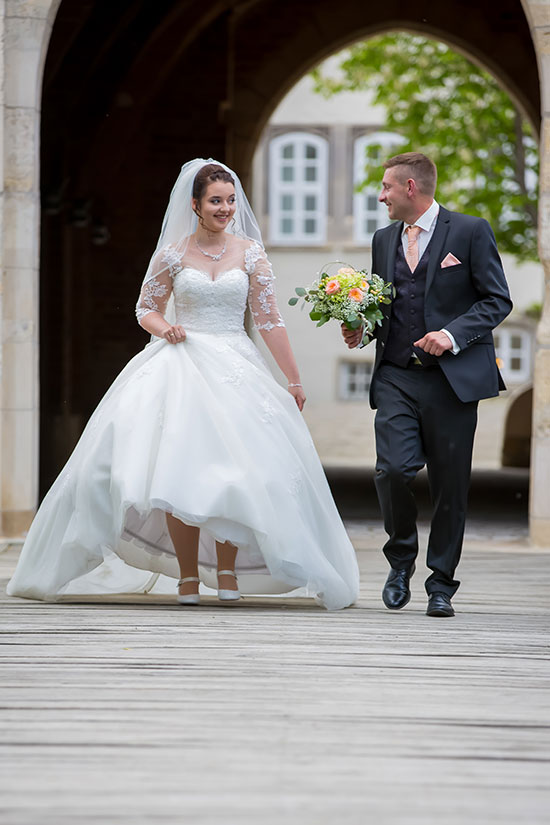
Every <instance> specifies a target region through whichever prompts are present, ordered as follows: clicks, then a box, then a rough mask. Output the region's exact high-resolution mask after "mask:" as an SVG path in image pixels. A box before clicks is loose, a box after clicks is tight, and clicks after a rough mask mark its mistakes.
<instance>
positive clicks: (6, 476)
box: [0, 0, 59, 535]
mask: <svg viewBox="0 0 550 825" xmlns="http://www.w3.org/2000/svg"><path fill="white" fill-rule="evenodd" d="M58 5H59V0H33V2H22V0H5V2H3V3H2V4H1V6H2V11H3V15H2V20H1V22H0V25H2V27H3V49H2V52H1V54H0V60H1V71H2V80H3V83H2V99H1V106H2V112H3V117H2V119H1V123H0V129H1V130H2V131H1V137H2V146H3V152H2V163H3V170H2V171H3V188H2V193H1V195H0V197H1V207H0V215H1V232H2V238H1V244H0V254H1V256H2V310H1V325H2V326H1V363H2V382H1V388H0V422H1V433H0V436H1V438H0V450H1V461H2V478H1V493H0V497H1V509H2V532H3V533H4V534H6V535H13V534H17V533H20V532H21V531H22V530H24V529H26V528H27V527H28V525H29V523H30V521H31V518H32V515H33V512H34V510H35V508H36V498H37V478H38V413H39V411H38V306H39V303H38V301H39V297H38V271H39V270H38V263H39V222H40V210H39V138H40V96H41V88H42V71H43V65H44V59H45V55H46V51H47V44H48V40H49V35H50V31H51V27H52V21H53V19H54V17H55V12H56V9H57V6H58Z"/></svg>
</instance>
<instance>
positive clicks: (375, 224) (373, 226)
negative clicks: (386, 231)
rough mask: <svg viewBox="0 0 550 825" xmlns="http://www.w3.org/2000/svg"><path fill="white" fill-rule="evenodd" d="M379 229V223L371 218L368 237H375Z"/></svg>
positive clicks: (368, 223)
mask: <svg viewBox="0 0 550 825" xmlns="http://www.w3.org/2000/svg"><path fill="white" fill-rule="evenodd" d="M377 229H378V221H377V220H376V219H375V218H369V219H368V221H367V235H373V234H374V233H375V232H376V230H377Z"/></svg>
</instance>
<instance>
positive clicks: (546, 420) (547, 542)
mask: <svg viewBox="0 0 550 825" xmlns="http://www.w3.org/2000/svg"><path fill="white" fill-rule="evenodd" d="M523 7H524V9H525V15H526V17H527V19H528V21H529V25H530V27H531V32H532V36H533V42H534V44H535V49H536V52H537V59H538V68H539V74H540V79H541V109H542V133H541V177H540V198H539V251H540V258H541V262H542V264H543V266H544V271H545V278H546V288H545V300H544V307H543V314H542V318H541V321H540V323H539V327H538V332H537V348H536V353H535V375H534V393H533V436H532V443H531V494H530V508H529V522H530V534H531V542H532V544H534V545H540V546H550V0H544V2H541V0H523Z"/></svg>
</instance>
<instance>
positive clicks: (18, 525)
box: [0, 510, 36, 538]
mask: <svg viewBox="0 0 550 825" xmlns="http://www.w3.org/2000/svg"><path fill="white" fill-rule="evenodd" d="M35 512H36V511H35V510H4V511H3V512H0V520H1V524H2V535H3V536H4V537H5V538H15V537H19V536H24V535H25V533H26V532H27V530H28V529H29V527H30V526H31V522H32V520H33V518H34V514H35Z"/></svg>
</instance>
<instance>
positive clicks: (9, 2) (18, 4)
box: [5, 0, 61, 20]
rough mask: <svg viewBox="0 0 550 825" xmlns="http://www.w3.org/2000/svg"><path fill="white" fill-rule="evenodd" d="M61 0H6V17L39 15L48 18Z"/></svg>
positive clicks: (44, 18) (41, 17)
mask: <svg viewBox="0 0 550 825" xmlns="http://www.w3.org/2000/svg"><path fill="white" fill-rule="evenodd" d="M60 2H61V0H5V6H6V17H38V18H40V19H43V20H47V19H49V17H50V14H51V12H52V10H55V11H57V9H58V8H59V4H60Z"/></svg>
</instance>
